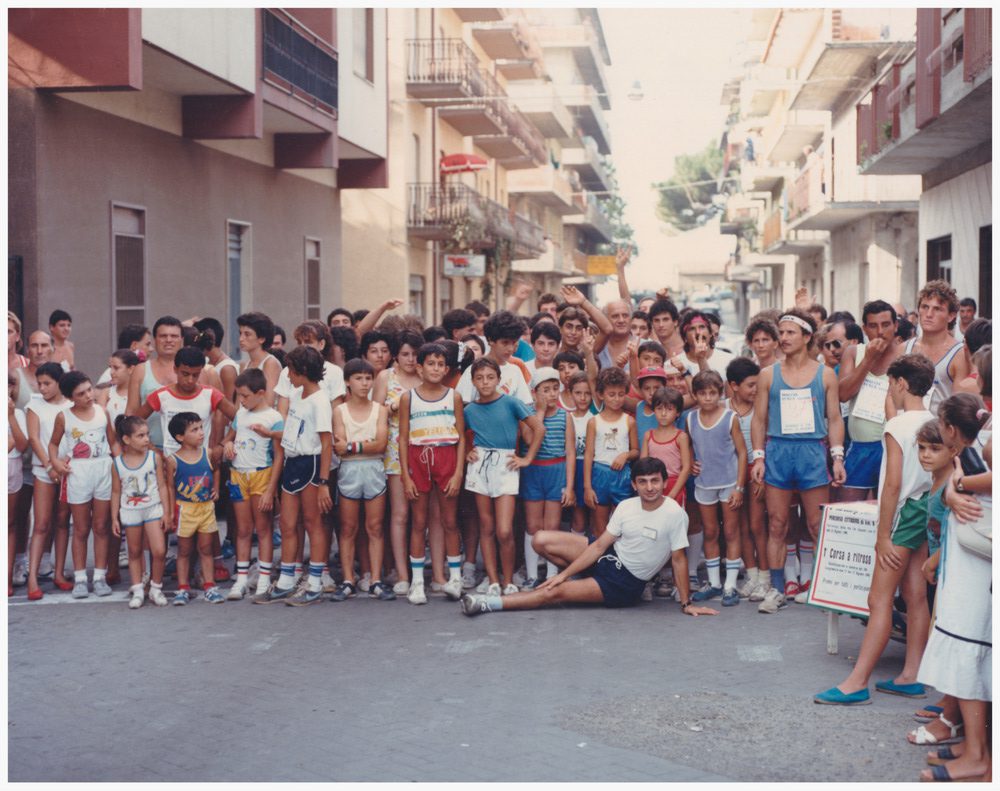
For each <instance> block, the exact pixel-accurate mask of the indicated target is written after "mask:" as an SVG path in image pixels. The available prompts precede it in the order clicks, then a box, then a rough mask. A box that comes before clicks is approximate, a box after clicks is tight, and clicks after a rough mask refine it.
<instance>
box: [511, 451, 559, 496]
mask: <svg viewBox="0 0 1000 791" xmlns="http://www.w3.org/2000/svg"><path fill="white" fill-rule="evenodd" d="M543 461H544V463H543V464H539V463H538V462H535V463H533V464H529V465H528V466H527V467H523V468H522V469H521V499H522V500H527V501H528V502H538V501H539V500H545V501H546V502H553V501H554V502H559V501H560V500H562V493H563V489H565V488H566V462H565V460H563V461H558V462H557V461H555V460H554V459H544V460H543Z"/></svg>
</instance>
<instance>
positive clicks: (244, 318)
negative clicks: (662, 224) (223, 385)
mask: <svg viewBox="0 0 1000 791" xmlns="http://www.w3.org/2000/svg"><path fill="white" fill-rule="evenodd" d="M236 324H237V326H238V327H239V328H240V351H242V352H244V353H245V354H246V355H247V357H248V358H249V359H247V360H246V361H245V362H243V363H241V364H240V373H243V372H244V371H245V370H247V368H260V369H261V370H262V371H263V372H264V378H265V379H266V380H267V403H268V404H273V403H274V388H275V386H276V385H277V384H278V376H279V375H280V374H281V363H279V362H278V358H277V357H275V356H274V355H273V354H271V353H270V352H269V351H268V349H269V348H271V341H273V340H274V322H273V321H271V319H270V318H269V317H268V316H266V315H265V314H263V313H260V312H258V311H254V312H252V313H243V314H242V315H240V316H237V317H236ZM234 381H235V380H234Z"/></svg>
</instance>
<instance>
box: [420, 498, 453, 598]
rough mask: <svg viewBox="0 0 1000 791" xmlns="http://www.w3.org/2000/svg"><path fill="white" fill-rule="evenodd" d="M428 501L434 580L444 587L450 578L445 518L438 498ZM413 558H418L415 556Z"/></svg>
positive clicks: (428, 541)
mask: <svg viewBox="0 0 1000 791" xmlns="http://www.w3.org/2000/svg"><path fill="white" fill-rule="evenodd" d="M431 493H433V490H431ZM431 493H429V495H430V494H431ZM428 499H429V502H428V505H427V507H428V518H427V543H429V544H430V547H431V573H432V579H433V580H434V582H437V583H440V584H442V585H443V584H444V583H445V582H446V581H447V580H448V576H447V574H445V569H446V568H447V567H448V563H447V560H446V558H445V547H444V544H445V538H444V526H443V524H442V521H441V520H442V519H443V518H444V517H443V515H442V513H441V502H440V501H439V500H438V498H437V497H431V496H429V497H428ZM423 551H424V550H420V553H421V554H423ZM413 557H417V556H416V555H414V556H413Z"/></svg>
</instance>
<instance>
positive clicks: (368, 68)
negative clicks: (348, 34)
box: [352, 8, 375, 82]
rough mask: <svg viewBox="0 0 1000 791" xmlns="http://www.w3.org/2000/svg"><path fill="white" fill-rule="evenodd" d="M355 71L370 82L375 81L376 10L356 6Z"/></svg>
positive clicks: (354, 13)
mask: <svg viewBox="0 0 1000 791" xmlns="http://www.w3.org/2000/svg"><path fill="white" fill-rule="evenodd" d="M352 13H353V15H354V41H353V48H354V73H355V74H357V75H358V76H359V77H363V78H364V79H366V80H367V81H368V82H375V10H374V9H372V8H355V9H353V12H352Z"/></svg>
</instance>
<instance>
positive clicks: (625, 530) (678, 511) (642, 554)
mask: <svg viewBox="0 0 1000 791" xmlns="http://www.w3.org/2000/svg"><path fill="white" fill-rule="evenodd" d="M687 529H688V516H687V513H686V512H685V511H684V509H683V508H682V507H681V506H680V505H678V504H677V503H676V502H675V501H674V500H672V499H670V498H669V497H665V498H664V500H663V503H662V504H661V505H660V507H659V508H657V509H656V510H655V511H646V510H644V509H643V507H642V500H641V499H639V498H638V497H632V498H630V499H628V500H625V501H624V502H623V503H621V505H619V506H618V507H617V508H616V509H615V512H614V513H613V514H612V515H611V520H610V521H609V522H608V532H609V533H611V535H613V536H618V538H617V539H615V543H614V547H615V554H617V555H618V559H619V560H621V562H622V563H623V564H624V566H625V568H627V569H628V570H629V571H630V572H632V574H634V575H635V576H636V577H638V578H639V579H641V580H651V579H652V578H653V577H654V576H655V575H656V573H657V572H658V571H659V570H660V569H661V568H663V564H664V563H666V562H667V558H668V557H670V553H671V552H675V551H676V550H678V549H684V548H685V547H686V546H687V545H688V537H687Z"/></svg>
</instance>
